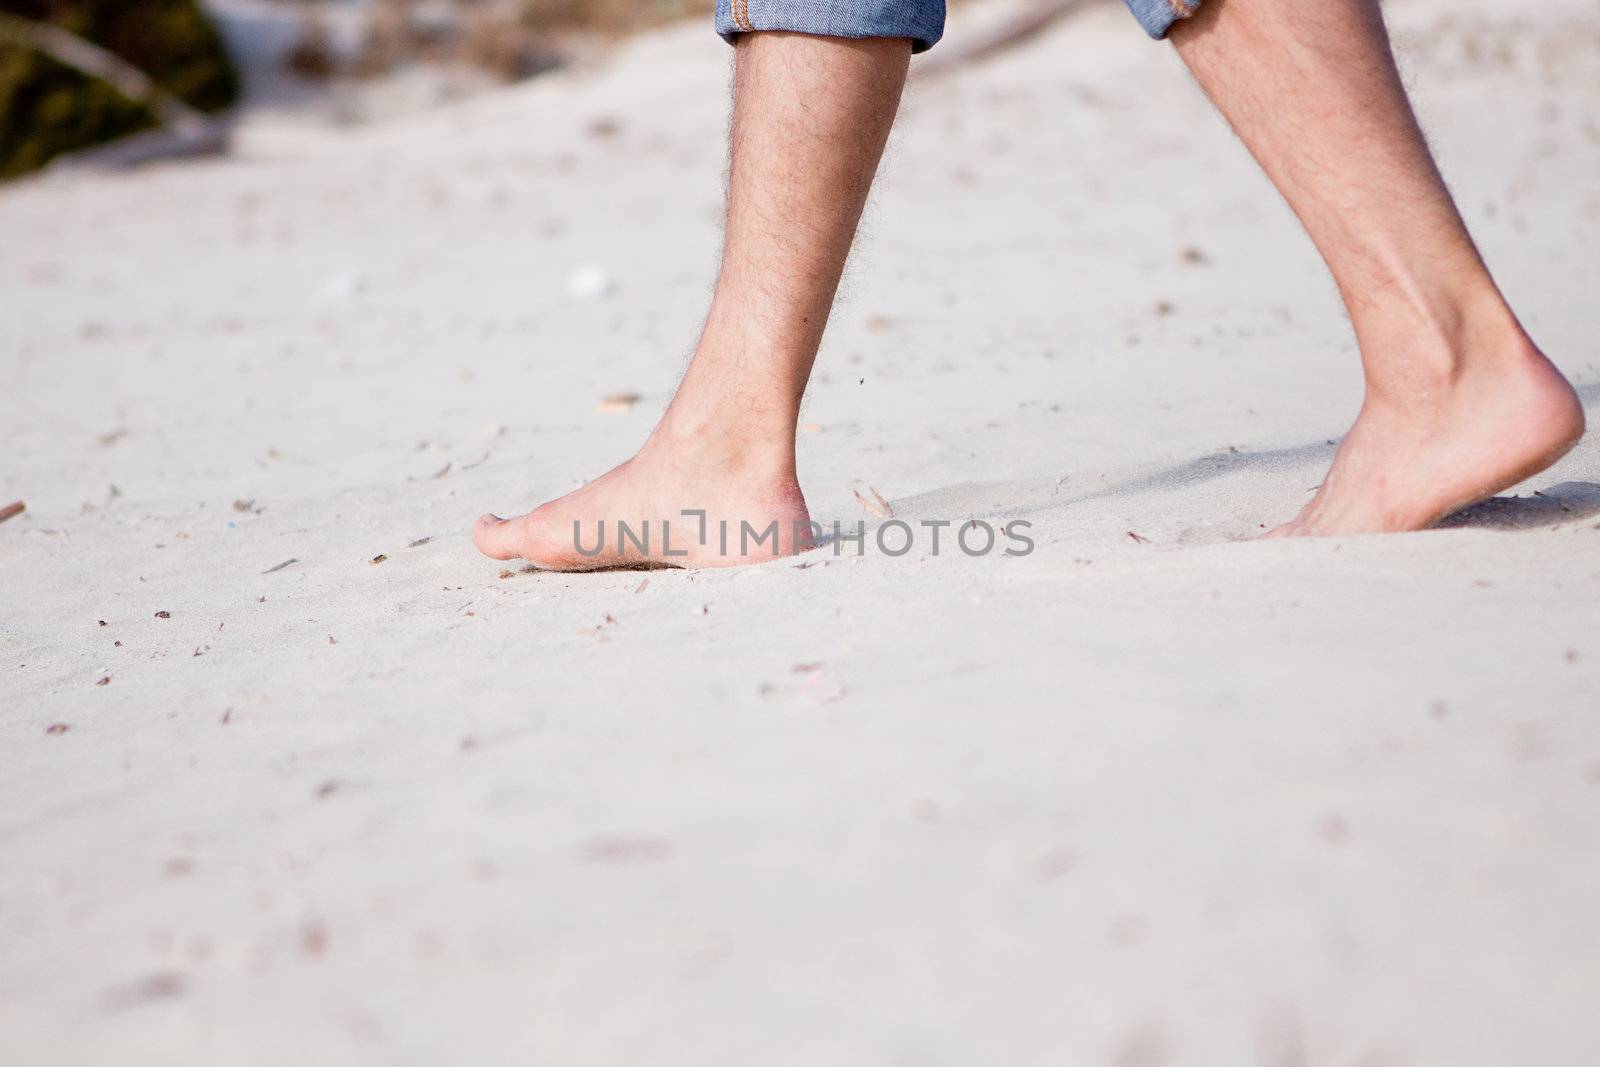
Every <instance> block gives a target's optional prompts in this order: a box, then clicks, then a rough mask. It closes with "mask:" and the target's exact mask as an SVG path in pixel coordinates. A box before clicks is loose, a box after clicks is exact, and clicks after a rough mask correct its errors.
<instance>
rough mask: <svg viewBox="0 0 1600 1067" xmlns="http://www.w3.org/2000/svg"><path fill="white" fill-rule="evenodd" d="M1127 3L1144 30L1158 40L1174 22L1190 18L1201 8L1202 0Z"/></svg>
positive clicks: (1140, 0) (1143, 0) (1133, 0)
mask: <svg viewBox="0 0 1600 1067" xmlns="http://www.w3.org/2000/svg"><path fill="white" fill-rule="evenodd" d="M1127 4H1128V10H1129V11H1132V12H1133V17H1134V18H1136V19H1138V20H1139V25H1141V26H1143V27H1144V32H1145V33H1148V34H1149V35H1150V36H1151V37H1153V38H1155V39H1156V40H1158V41H1159V40H1161V38H1163V37H1165V36H1166V35H1167V31H1168V30H1170V29H1171V28H1172V24H1173V23H1174V22H1177V21H1178V20H1179V19H1186V18H1188V17H1189V16H1190V15H1193V14H1194V13H1195V12H1196V11H1197V10H1199V8H1200V0H1127Z"/></svg>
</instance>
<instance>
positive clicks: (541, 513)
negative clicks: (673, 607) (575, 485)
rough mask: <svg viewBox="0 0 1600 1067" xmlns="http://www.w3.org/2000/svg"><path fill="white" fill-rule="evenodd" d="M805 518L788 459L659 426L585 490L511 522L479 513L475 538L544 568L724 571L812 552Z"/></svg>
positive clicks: (497, 555) (493, 550) (488, 550)
mask: <svg viewBox="0 0 1600 1067" xmlns="http://www.w3.org/2000/svg"><path fill="white" fill-rule="evenodd" d="M701 513H703V514H701ZM810 518H811V517H810V514H809V513H808V512H807V510H806V502H805V498H804V497H803V496H802V495H801V493H800V485H799V482H798V481H796V479H795V472H794V460H793V457H792V455H788V454H786V453H782V452H780V453H778V454H777V455H774V456H771V457H763V456H760V455H759V454H758V450H728V449H718V448H710V447H706V446H703V445H701V444H699V443H697V442H694V441H688V442H685V441H682V440H677V441H674V440H671V435H670V434H669V433H668V432H667V431H665V430H664V429H660V428H658V429H657V431H656V432H655V433H654V434H652V435H651V437H650V440H648V441H646V442H645V445H644V447H643V448H641V449H640V450H639V453H638V455H636V456H634V457H633V458H632V459H630V460H628V461H627V462H626V463H623V464H622V465H620V466H618V467H615V468H613V469H612V470H610V471H608V472H607V473H605V474H603V475H601V476H600V477H599V478H596V479H595V480H594V481H592V482H590V483H589V484H588V485H585V486H584V487H583V488H581V489H578V490H575V491H573V492H571V493H568V494H567V495H566V496H564V497H560V498H558V499H556V500H552V501H550V502H549V503H546V504H541V505H540V506H539V507H537V508H535V509H534V510H532V511H530V512H528V513H527V514H526V515H519V516H517V517H516V518H513V519H501V518H497V517H496V516H494V515H485V516H483V517H482V518H480V519H479V520H478V523H477V525H476V526H475V527H474V528H473V531H472V541H473V543H474V544H475V545H477V546H478V550H479V551H480V552H482V553H483V554H484V555H486V556H489V557H491V558H493V559H514V558H516V557H519V556H520V557H521V558H523V559H526V560H528V561H529V562H531V563H533V564H534V565H535V566H538V567H543V568H546V569H549V570H562V571H587V570H601V569H605V568H609V567H642V566H652V565H653V566H675V567H729V566H735V565H738V564H741V563H757V562H760V561H761V560H765V559H775V558H777V557H779V556H788V555H793V554H794V553H796V552H801V551H804V550H805V549H807V548H810V547H811V545H812V543H813V536H812V531H811V529H810V526H809V523H810Z"/></svg>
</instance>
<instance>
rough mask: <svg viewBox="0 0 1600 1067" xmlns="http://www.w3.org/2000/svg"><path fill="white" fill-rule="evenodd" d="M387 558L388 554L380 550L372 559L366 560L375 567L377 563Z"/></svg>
mask: <svg viewBox="0 0 1600 1067" xmlns="http://www.w3.org/2000/svg"><path fill="white" fill-rule="evenodd" d="M388 558H389V557H388V556H386V555H384V554H383V553H382V552H379V553H378V554H377V555H376V556H373V557H372V559H370V560H368V561H367V562H369V563H371V564H372V565H373V566H374V567H376V566H377V565H378V564H380V563H382V562H383V561H384V560H386V559H388Z"/></svg>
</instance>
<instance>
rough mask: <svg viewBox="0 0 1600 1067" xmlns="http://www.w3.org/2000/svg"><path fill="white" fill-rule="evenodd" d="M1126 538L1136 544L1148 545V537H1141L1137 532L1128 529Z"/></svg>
mask: <svg viewBox="0 0 1600 1067" xmlns="http://www.w3.org/2000/svg"><path fill="white" fill-rule="evenodd" d="M1128 540H1130V541H1132V542H1133V543H1134V544H1136V545H1148V544H1149V543H1150V538H1148V537H1141V536H1140V535H1139V534H1136V533H1134V532H1133V531H1132V530H1129V531H1128Z"/></svg>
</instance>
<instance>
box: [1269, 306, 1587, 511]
mask: <svg viewBox="0 0 1600 1067" xmlns="http://www.w3.org/2000/svg"><path fill="white" fill-rule="evenodd" d="M1507 341H1508V343H1505V344H1503V345H1501V346H1497V349H1496V351H1494V352H1493V354H1492V355H1489V356H1486V357H1480V358H1475V359H1473V360H1471V361H1467V362H1464V363H1461V364H1459V365H1457V366H1456V367H1454V368H1453V369H1452V370H1450V371H1441V373H1439V374H1438V375H1435V376H1433V378H1432V379H1431V380H1428V379H1427V377H1426V376H1420V377H1419V378H1418V380H1413V381H1410V382H1407V383H1406V384H1405V386H1404V388H1401V389H1388V390H1383V391H1375V390H1373V389H1371V388H1369V390H1368V395H1367V400H1366V402H1365V403H1364V404H1363V405H1362V408H1361V415H1360V417H1359V418H1357V419H1356V423H1355V425H1354V426H1353V427H1351V429H1350V432H1349V433H1348V434H1347V435H1346V436H1345V439H1344V441H1343V442H1341V443H1340V445H1339V451H1338V453H1337V454H1336V455H1335V456H1334V458H1333V466H1332V467H1331V468H1330V469H1329V471H1328V476H1327V478H1326V479H1324V480H1323V483H1322V485H1321V487H1320V488H1318V490H1317V495H1316V496H1315V497H1313V498H1312V500H1311V502H1310V503H1309V504H1307V505H1306V506H1305V508H1304V509H1303V510H1301V512H1300V514H1299V515H1298V516H1296V517H1295V518H1294V519H1293V520H1292V521H1290V522H1288V523H1285V524H1284V525H1282V526H1280V527H1278V528H1277V529H1275V530H1273V531H1272V532H1271V533H1269V534H1267V535H1266V536H1268V537H1327V536H1336V535H1340V534H1364V533H1396V532H1400V531H1404V530H1423V529H1427V528H1428V527H1429V526H1432V525H1433V524H1434V523H1436V522H1438V521H1439V520H1440V519H1442V518H1444V517H1445V516H1446V515H1448V514H1450V513H1451V512H1453V511H1457V510H1459V509H1461V508H1464V507H1466V506H1467V505H1469V504H1474V503H1476V502H1478V501H1479V500H1483V499H1485V498H1487V497H1490V496H1493V495H1494V494H1495V493H1498V492H1500V491H1501V490H1504V489H1508V488H1510V487H1511V486H1513V485H1515V484H1516V483H1517V482H1520V481H1522V480H1523V479H1524V478H1527V477H1530V476H1532V475H1534V474H1537V473H1539V472H1540V471H1542V470H1544V469H1545V468H1546V467H1548V466H1550V465H1551V464H1552V463H1554V462H1555V461H1556V460H1558V459H1560V458H1561V457H1562V456H1563V455H1565V454H1566V453H1567V451H1568V450H1569V449H1571V448H1572V446H1573V445H1575V444H1577V443H1578V439H1579V438H1581V437H1582V436H1583V428H1584V417H1583V406H1582V404H1580V403H1579V401H1578V397H1577V394H1576V393H1574V392H1573V391H1572V386H1571V385H1569V384H1568V383H1567V380H1566V379H1565V378H1563V377H1562V376H1561V372H1560V371H1558V370H1556V368H1555V366H1554V365H1553V364H1552V363H1551V362H1550V361H1549V360H1548V359H1546V358H1545V356H1544V354H1543V353H1541V352H1540V351H1539V350H1538V349H1537V348H1535V347H1534V346H1533V344H1532V342H1530V341H1528V339H1527V338H1526V336H1525V335H1522V334H1521V332H1520V330H1518V331H1515V333H1514V334H1513V335H1511V336H1510V337H1509V338H1508V339H1507Z"/></svg>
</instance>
